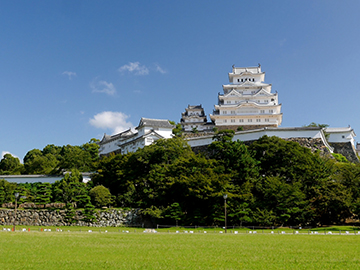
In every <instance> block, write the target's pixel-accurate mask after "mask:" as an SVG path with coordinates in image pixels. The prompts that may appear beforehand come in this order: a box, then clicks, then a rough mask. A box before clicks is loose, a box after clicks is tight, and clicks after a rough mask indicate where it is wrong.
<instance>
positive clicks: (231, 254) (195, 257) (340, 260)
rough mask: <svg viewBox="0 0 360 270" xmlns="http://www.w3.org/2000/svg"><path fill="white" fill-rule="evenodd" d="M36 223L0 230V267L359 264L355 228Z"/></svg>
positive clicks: (346, 266) (359, 266)
mask: <svg viewBox="0 0 360 270" xmlns="http://www.w3.org/2000/svg"><path fill="white" fill-rule="evenodd" d="M18 229H20V228H18ZM38 229H39V228H35V227H32V228H31V231H30V232H28V231H24V232H22V231H20V230H17V231H16V232H8V231H0V269H263V270H265V269H318V270H319V269H360V256H359V254H360V245H359V241H360V235H359V234H357V235H354V234H348V235H347V234H344V233H342V234H341V235H340V234H339V233H337V234H335V233H334V234H333V235H325V234H324V233H320V231H319V234H318V235H314V234H308V233H306V232H305V231H304V232H303V234H293V233H291V230H289V231H287V232H286V234H279V233H277V232H276V231H275V232H274V234H271V233H270V232H269V231H266V232H264V233H262V232H260V231H259V232H258V233H257V234H249V233H246V231H239V234H234V233H228V234H224V233H222V234H221V233H219V232H216V231H208V232H207V233H206V234H205V233H204V232H203V231H201V230H198V231H194V233H193V234H190V233H184V230H183V229H181V230H179V233H175V231H173V230H165V229H164V230H160V232H159V233H143V232H142V229H137V230H136V232H135V229H134V228H132V229H127V228H122V229H120V230H119V228H107V229H106V230H108V232H107V233H105V228H101V229H100V231H99V229H94V228H93V229H92V230H93V232H92V233H89V232H88V230H89V228H79V227H70V228H62V232H57V231H56V230H55V229H54V228H52V230H51V232H49V231H46V232H45V231H42V232H41V231H40V232H39V230H38ZM80 229H81V232H80ZM346 229H348V230H349V228H343V230H344V231H345V230H346ZM126 230H128V231H129V233H126ZM328 231H329V229H328ZM332 231H334V232H335V231H336V228H332Z"/></svg>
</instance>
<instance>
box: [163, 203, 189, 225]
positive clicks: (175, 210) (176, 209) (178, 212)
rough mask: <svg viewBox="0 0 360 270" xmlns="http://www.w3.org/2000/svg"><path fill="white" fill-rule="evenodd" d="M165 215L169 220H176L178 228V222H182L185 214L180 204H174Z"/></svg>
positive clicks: (167, 209) (166, 210)
mask: <svg viewBox="0 0 360 270" xmlns="http://www.w3.org/2000/svg"><path fill="white" fill-rule="evenodd" d="M164 215H165V217H167V218H170V219H174V220H175V222H176V227H177V226H178V222H179V221H180V220H181V218H182V216H183V215H184V214H183V211H182V209H181V206H180V204H179V203H177V202H174V203H172V204H171V205H170V206H168V207H167V208H166V209H165V211H164Z"/></svg>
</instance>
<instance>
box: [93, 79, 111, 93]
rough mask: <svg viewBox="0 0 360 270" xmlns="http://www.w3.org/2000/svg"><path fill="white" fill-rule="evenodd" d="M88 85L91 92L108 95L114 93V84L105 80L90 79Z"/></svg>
mask: <svg viewBox="0 0 360 270" xmlns="http://www.w3.org/2000/svg"><path fill="white" fill-rule="evenodd" d="M90 87H91V89H92V92H93V93H105V94H107V95H110V96H113V95H114V94H115V93H116V89H115V86H114V85H113V84H112V83H108V82H106V81H92V82H91V83H90Z"/></svg>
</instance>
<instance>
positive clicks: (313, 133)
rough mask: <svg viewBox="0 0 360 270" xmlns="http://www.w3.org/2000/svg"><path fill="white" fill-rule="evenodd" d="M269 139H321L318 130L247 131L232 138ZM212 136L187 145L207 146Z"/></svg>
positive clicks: (193, 140)
mask: <svg viewBox="0 0 360 270" xmlns="http://www.w3.org/2000/svg"><path fill="white" fill-rule="evenodd" d="M264 135H267V136H269V137H272V136H276V137H279V138H282V139H286V138H313V139H315V138H321V132H320V130H261V131H250V132H249V131H248V132H246V133H237V134H235V135H234V137H233V141H237V140H239V141H244V142H245V141H253V140H258V139H259V138H261V137H262V136H264ZM212 137H213V136H206V137H195V138H189V139H188V143H189V145H190V146H192V147H193V146H202V145H208V144H211V143H212V142H213V140H212Z"/></svg>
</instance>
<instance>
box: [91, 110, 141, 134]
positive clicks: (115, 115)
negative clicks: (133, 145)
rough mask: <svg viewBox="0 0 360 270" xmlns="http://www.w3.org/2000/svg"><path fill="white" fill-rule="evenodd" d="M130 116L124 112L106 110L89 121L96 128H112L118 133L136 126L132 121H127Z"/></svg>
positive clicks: (114, 132)
mask: <svg viewBox="0 0 360 270" xmlns="http://www.w3.org/2000/svg"><path fill="white" fill-rule="evenodd" d="M129 117H130V116H129V115H126V114H124V113H122V112H111V111H105V112H101V113H98V114H96V115H94V117H93V118H91V119H90V120H89V123H90V124H91V125H92V126H94V127H96V128H101V129H111V130H112V132H113V133H112V134H116V133H119V132H122V131H124V130H126V129H128V128H133V127H134V125H133V124H132V123H131V122H127V121H126V120H127V119H128V118H129Z"/></svg>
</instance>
